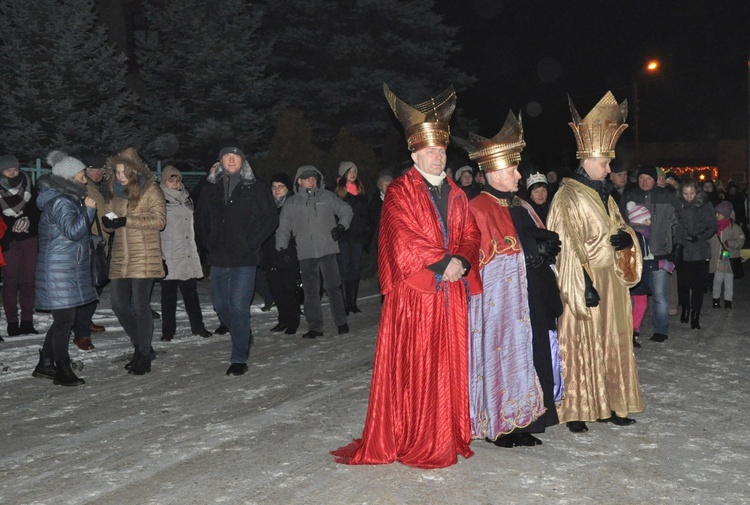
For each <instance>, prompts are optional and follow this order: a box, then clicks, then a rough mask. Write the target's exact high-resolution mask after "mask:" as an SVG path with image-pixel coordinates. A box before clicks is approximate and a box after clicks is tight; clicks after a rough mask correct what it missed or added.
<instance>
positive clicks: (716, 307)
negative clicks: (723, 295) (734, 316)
mask: <svg viewBox="0 0 750 505" xmlns="http://www.w3.org/2000/svg"><path fill="white" fill-rule="evenodd" d="M711 307H713V308H714V309H720V308H721V305H719V299H718V298H714V304H713V305H712V306H711Z"/></svg>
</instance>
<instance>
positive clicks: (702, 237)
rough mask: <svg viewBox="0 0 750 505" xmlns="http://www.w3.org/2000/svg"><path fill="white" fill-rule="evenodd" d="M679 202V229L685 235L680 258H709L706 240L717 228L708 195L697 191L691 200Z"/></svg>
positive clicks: (691, 259)
mask: <svg viewBox="0 0 750 505" xmlns="http://www.w3.org/2000/svg"><path fill="white" fill-rule="evenodd" d="M680 204H681V205H680V208H679V210H678V214H679V220H680V230H681V232H682V233H683V237H685V249H683V251H682V259H683V260H685V261H701V260H708V259H710V258H711V244H709V242H708V241H709V240H710V239H711V237H713V236H714V235H716V231H717V230H718V229H719V225H718V224H717V222H716V211H714V206H713V205H711V202H709V201H708V195H707V194H706V193H705V192H703V191H698V192H697V193H696V194H695V198H694V199H693V201H692V202H687V201H685V200H683V199H680ZM652 233H653V231H652Z"/></svg>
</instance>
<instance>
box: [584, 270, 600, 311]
mask: <svg viewBox="0 0 750 505" xmlns="http://www.w3.org/2000/svg"><path fill="white" fill-rule="evenodd" d="M583 281H584V282H585V284H586V290H585V291H584V296H585V297H586V307H597V306H598V305H599V300H600V298H599V293H598V292H597V291H596V288H595V287H594V283H593V282H591V277H589V274H588V273H587V272H586V270H584V271H583Z"/></svg>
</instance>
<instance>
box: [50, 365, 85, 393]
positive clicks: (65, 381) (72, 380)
mask: <svg viewBox="0 0 750 505" xmlns="http://www.w3.org/2000/svg"><path fill="white" fill-rule="evenodd" d="M55 365H56V366H57V371H56V372H55V378H54V380H53V382H54V383H55V384H57V385H59V386H80V385H81V384H86V381H85V380H83V379H81V378H80V377H78V376H77V375H76V374H75V372H74V371H73V369H72V368H71V366H70V358H66V359H59V360H57V361H55Z"/></svg>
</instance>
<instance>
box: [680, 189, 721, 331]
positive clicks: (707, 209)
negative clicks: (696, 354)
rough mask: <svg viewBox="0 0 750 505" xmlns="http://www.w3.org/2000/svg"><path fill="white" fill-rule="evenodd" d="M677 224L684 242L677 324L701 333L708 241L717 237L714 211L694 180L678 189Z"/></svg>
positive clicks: (706, 282) (709, 252)
mask: <svg viewBox="0 0 750 505" xmlns="http://www.w3.org/2000/svg"><path fill="white" fill-rule="evenodd" d="M679 196H680V208H679V211H678V213H679V223H680V227H681V230H682V233H683V239H684V241H685V248H684V250H683V251H682V263H681V264H680V265H679V266H678V267H677V295H678V298H679V300H680V305H681V306H682V317H681V318H680V322H682V323H686V322H687V316H688V313H689V314H690V327H691V328H693V329H698V330H699V329H700V327H701V326H700V315H701V308H702V307H703V292H704V290H705V289H706V287H707V286H708V267H709V262H710V260H711V246H710V245H709V243H708V241H709V240H710V239H711V237H712V236H714V235H715V234H716V230H717V229H718V225H717V224H716V215H715V213H714V207H713V205H711V202H709V201H708V197H707V196H706V194H705V193H704V192H703V191H700V190H699V189H698V185H697V184H696V182H695V181H694V180H693V179H685V180H683V181H682V184H681V186H680V193H679Z"/></svg>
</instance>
